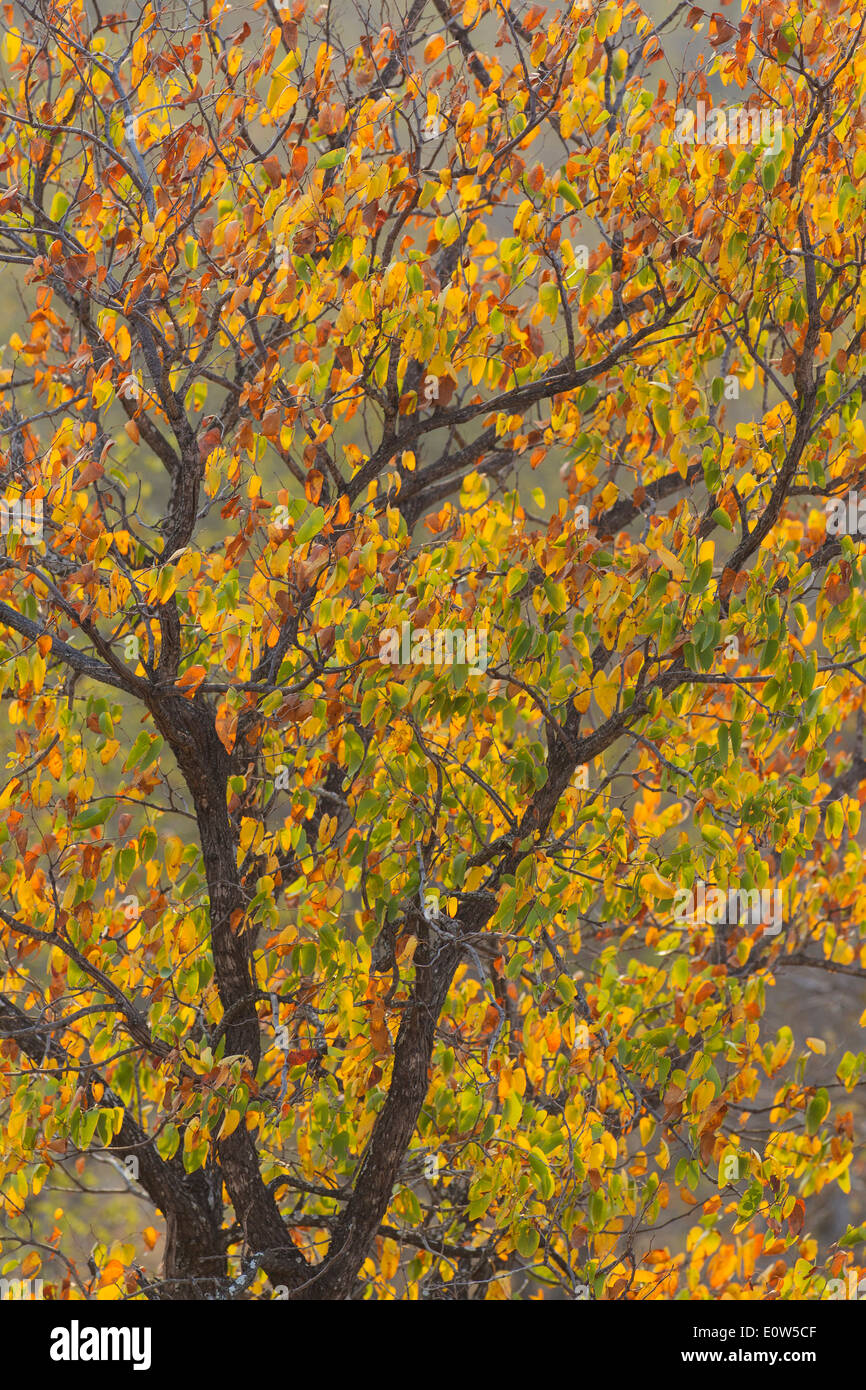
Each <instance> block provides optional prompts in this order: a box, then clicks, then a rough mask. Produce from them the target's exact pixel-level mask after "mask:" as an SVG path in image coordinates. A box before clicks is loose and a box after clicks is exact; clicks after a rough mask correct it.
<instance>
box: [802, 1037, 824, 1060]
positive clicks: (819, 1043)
mask: <svg viewBox="0 0 866 1390" xmlns="http://www.w3.org/2000/svg"><path fill="white" fill-rule="evenodd" d="M806 1046H807V1047H808V1049H809V1051H810V1052H817V1054H818V1056H819V1057H824V1056H826V1053H827V1044H826V1043H825V1041H824V1039H823V1038H807V1039H806Z"/></svg>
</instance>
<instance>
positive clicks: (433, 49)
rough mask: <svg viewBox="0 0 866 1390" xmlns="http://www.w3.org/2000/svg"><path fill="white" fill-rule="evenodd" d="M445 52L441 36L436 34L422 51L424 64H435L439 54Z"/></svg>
mask: <svg viewBox="0 0 866 1390" xmlns="http://www.w3.org/2000/svg"><path fill="white" fill-rule="evenodd" d="M444 51H445V39H444V37H443V36H442V34H437V35H436V37H435V39H431V40H430V42H429V43H428V44H427V46H426V48H425V49H424V62H425V63H435V62H436V59H437V58H438V57H439V54H440V53H443V52H444Z"/></svg>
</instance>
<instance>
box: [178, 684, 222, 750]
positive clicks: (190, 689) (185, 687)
mask: <svg viewBox="0 0 866 1390" xmlns="http://www.w3.org/2000/svg"><path fill="white" fill-rule="evenodd" d="M206 675H207V671H206V670H205V668H204V666H188V667H187V669H186V670H185V671H184V673H183V675H182V676H178V678H177V680H176V682H175V684H176V685H177V687H178V689H179V690H182V691H184V693H185V694H188V696H189V697H190V698H191V697H192V696H193V695H194V694H195V692H196V691H197V690H198V688H199V686H200V685H201V683H202V681H203V680H204V678H205V676H206ZM217 732H218V733H219V730H217ZM232 741H233V742H234V740H232ZM229 752H231V749H229Z"/></svg>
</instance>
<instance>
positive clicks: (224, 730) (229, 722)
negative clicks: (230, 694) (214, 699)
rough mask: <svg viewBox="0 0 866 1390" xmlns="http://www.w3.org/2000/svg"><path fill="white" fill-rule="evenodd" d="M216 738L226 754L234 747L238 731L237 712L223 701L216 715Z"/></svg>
mask: <svg viewBox="0 0 866 1390" xmlns="http://www.w3.org/2000/svg"><path fill="white" fill-rule="evenodd" d="M216 731H217V738H218V739H219V741H220V743H221V744H222V746H223V748H224V749H225V750H226V752H227V753H230V752H231V751H232V749H233V748H234V746H235V738H236V736H237V731H238V712H237V710H234V709H232V707H231V705H229V704H227V703H226V701H225V700H223V702H222V704H221V705H220V707H219V709H218V710H217V715H216Z"/></svg>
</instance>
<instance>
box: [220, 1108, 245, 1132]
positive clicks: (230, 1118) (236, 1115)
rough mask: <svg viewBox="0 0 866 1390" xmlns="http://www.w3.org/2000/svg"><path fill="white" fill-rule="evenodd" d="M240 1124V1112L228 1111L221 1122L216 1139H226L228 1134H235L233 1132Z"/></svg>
mask: <svg viewBox="0 0 866 1390" xmlns="http://www.w3.org/2000/svg"><path fill="white" fill-rule="evenodd" d="M240 1122H241V1112H240V1110H229V1111H228V1112H227V1113H226V1117H225V1119H224V1120H223V1122H222V1125H221V1126H220V1132H219V1134H218V1135H217V1138H218V1139H228V1137H229V1135H230V1134H234V1132H235V1130H236V1129H237V1127H238V1125H239V1124H240Z"/></svg>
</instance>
